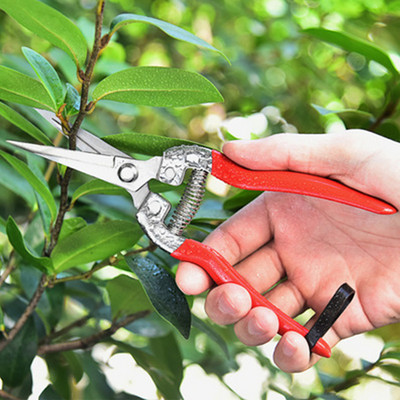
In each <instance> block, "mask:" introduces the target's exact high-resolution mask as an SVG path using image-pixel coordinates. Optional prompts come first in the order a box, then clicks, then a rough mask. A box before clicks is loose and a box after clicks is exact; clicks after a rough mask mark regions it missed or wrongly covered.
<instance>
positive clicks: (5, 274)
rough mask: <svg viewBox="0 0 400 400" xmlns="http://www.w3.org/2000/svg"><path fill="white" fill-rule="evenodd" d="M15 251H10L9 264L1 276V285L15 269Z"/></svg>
mask: <svg viewBox="0 0 400 400" xmlns="http://www.w3.org/2000/svg"><path fill="white" fill-rule="evenodd" d="M15 266H16V265H15V251H14V250H12V251H11V253H10V257H9V260H8V264H7V267H6V269H5V270H4V272H3V273H2V274H1V276H0V287H1V285H2V284H3V283H4V282H5V280H6V279H7V278H8V276H9V275H10V274H11V272H13V271H14V269H15Z"/></svg>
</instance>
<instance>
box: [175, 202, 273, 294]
mask: <svg viewBox="0 0 400 400" xmlns="http://www.w3.org/2000/svg"><path fill="white" fill-rule="evenodd" d="M269 221H270V218H269V213H268V209H267V207H266V204H265V196H264V195H260V196H259V197H258V198H256V199H255V200H254V201H253V202H251V203H250V204H248V205H247V206H246V207H244V208H242V209H241V210H240V211H239V212H238V213H236V214H235V215H234V216H232V217H231V218H229V219H228V220H227V221H225V222H224V223H223V224H222V225H220V226H219V227H218V228H217V229H215V230H214V231H213V232H212V233H211V234H210V235H209V236H208V237H207V238H206V239H205V241H204V243H205V244H207V245H208V246H210V247H212V248H214V249H215V250H216V251H218V252H219V253H220V254H221V255H222V256H223V257H224V258H225V259H226V260H227V261H228V262H229V263H230V264H231V265H235V264H237V263H238V262H240V261H241V260H243V259H244V258H246V257H247V256H248V255H250V254H252V253H253V252H255V251H256V250H257V249H259V248H260V247H262V246H263V245H264V244H265V243H267V242H269V241H270V240H271V239H272V237H273V229H272V225H271V224H270V222H269ZM176 282H177V284H178V286H179V287H180V289H181V290H182V291H183V292H184V293H186V294H191V295H196V294H199V293H202V292H204V291H205V290H207V289H209V288H210V287H211V285H212V281H211V279H210V278H209V276H208V275H207V273H206V272H205V271H204V270H203V269H202V268H201V267H199V266H197V265H194V264H191V263H187V262H182V263H180V264H179V268H178V271H177V274H176Z"/></svg>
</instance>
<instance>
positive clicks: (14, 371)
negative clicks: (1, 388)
mask: <svg viewBox="0 0 400 400" xmlns="http://www.w3.org/2000/svg"><path fill="white" fill-rule="evenodd" d="M36 352H37V333H36V327H35V323H34V321H33V318H32V317H30V318H29V319H28V320H27V321H26V323H25V325H24V326H23V327H22V329H21V330H20V331H19V332H18V333H17V335H16V336H15V338H14V340H13V341H12V342H11V343H10V344H9V345H8V346H7V347H5V348H4V350H2V351H1V352H0V376H1V379H2V380H3V383H4V385H7V386H10V387H16V386H19V385H20V384H22V383H23V381H24V380H25V379H26V376H27V375H28V374H29V373H30V366H31V364H32V361H33V359H34V357H35V356H36Z"/></svg>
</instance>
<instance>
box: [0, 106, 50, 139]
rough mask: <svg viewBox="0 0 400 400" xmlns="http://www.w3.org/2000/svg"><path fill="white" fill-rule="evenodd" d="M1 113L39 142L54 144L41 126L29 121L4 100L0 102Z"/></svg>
mask: <svg viewBox="0 0 400 400" xmlns="http://www.w3.org/2000/svg"><path fill="white" fill-rule="evenodd" d="M0 115H1V116H2V117H4V118H5V119H6V120H7V121H9V122H11V123H12V124H14V125H15V126H16V127H17V128H19V129H21V130H22V131H24V132H25V133H27V134H28V135H29V136H31V137H32V138H34V139H36V140H37V141H38V142H40V143H42V144H46V145H49V146H52V145H53V143H52V142H51V140H50V139H49V138H48V137H47V136H46V135H45V134H44V133H43V132H42V131H41V130H40V129H39V128H37V127H36V126H35V125H33V124H32V123H31V122H30V121H28V120H27V119H26V118H25V117H24V116H23V115H21V114H20V113H18V112H17V111H15V110H14V109H12V108H11V107H9V106H8V105H6V104H4V103H2V102H0Z"/></svg>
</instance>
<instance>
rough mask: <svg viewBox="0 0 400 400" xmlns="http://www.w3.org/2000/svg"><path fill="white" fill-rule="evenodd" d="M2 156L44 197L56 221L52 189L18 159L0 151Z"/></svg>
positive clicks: (55, 207)
mask: <svg viewBox="0 0 400 400" xmlns="http://www.w3.org/2000/svg"><path fill="white" fill-rule="evenodd" d="M0 156H2V157H3V158H4V159H5V160H6V161H7V162H8V163H9V164H10V165H11V166H12V167H13V168H14V169H15V170H16V171H17V172H18V173H19V174H20V175H22V176H23V177H24V178H25V179H26V180H27V181H28V182H29V183H30V185H31V186H32V187H33V188H34V189H35V190H36V192H37V193H38V194H39V195H40V196H41V197H42V199H43V200H44V201H45V203H46V205H47V207H48V208H49V211H50V213H51V217H52V219H53V221H54V220H55V218H56V215H57V206H56V203H55V201H54V198H53V196H52V194H51V192H50V189H49V188H48V187H47V186H46V185H45V184H44V183H43V182H42V181H41V180H40V179H39V178H38V177H37V176H36V175H35V174H34V173H33V172H32V171H31V170H30V169H29V167H28V166H27V165H26V164H25V163H24V162H22V161H21V160H19V159H18V158H16V157H14V156H12V155H11V154H8V153H6V152H4V151H2V150H0Z"/></svg>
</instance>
